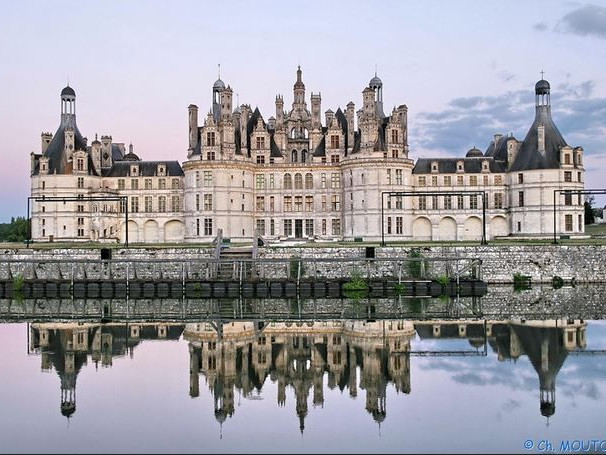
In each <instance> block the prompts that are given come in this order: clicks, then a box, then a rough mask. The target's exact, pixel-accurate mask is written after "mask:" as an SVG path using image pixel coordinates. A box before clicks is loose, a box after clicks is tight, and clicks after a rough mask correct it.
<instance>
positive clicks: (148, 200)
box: [145, 196, 152, 213]
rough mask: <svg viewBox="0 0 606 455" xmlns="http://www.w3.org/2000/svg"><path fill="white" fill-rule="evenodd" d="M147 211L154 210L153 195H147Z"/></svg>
mask: <svg viewBox="0 0 606 455" xmlns="http://www.w3.org/2000/svg"><path fill="white" fill-rule="evenodd" d="M145 211H146V212H147V213H149V212H151V211H152V197H151V196H145Z"/></svg>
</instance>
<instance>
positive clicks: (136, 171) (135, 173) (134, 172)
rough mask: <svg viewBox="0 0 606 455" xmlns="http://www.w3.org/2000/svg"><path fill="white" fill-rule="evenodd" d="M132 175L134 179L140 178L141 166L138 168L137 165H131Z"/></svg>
mask: <svg viewBox="0 0 606 455" xmlns="http://www.w3.org/2000/svg"><path fill="white" fill-rule="evenodd" d="M130 175H132V176H133V177H136V176H138V175H139V166H137V165H136V164H133V165H131V167H130Z"/></svg>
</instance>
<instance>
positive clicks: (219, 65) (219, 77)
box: [217, 63, 221, 79]
mask: <svg viewBox="0 0 606 455" xmlns="http://www.w3.org/2000/svg"><path fill="white" fill-rule="evenodd" d="M217 66H218V67H219V76H218V77H217V79H221V64H220V63H219V64H218V65H217Z"/></svg>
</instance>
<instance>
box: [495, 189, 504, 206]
mask: <svg viewBox="0 0 606 455" xmlns="http://www.w3.org/2000/svg"><path fill="white" fill-rule="evenodd" d="M494 208H495V209H502V208H503V193H495V194H494Z"/></svg>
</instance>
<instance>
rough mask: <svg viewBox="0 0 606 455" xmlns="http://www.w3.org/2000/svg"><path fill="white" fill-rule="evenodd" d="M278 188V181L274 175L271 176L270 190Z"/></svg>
mask: <svg viewBox="0 0 606 455" xmlns="http://www.w3.org/2000/svg"><path fill="white" fill-rule="evenodd" d="M275 186H276V179H275V177H274V174H269V189H270V190H273V189H274V188H275Z"/></svg>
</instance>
